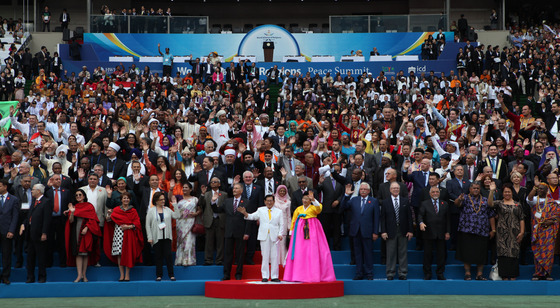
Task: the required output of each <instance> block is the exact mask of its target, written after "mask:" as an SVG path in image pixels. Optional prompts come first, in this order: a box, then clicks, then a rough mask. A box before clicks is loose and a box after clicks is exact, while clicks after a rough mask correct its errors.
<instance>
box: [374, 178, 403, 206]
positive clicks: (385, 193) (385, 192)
mask: <svg viewBox="0 0 560 308" xmlns="http://www.w3.org/2000/svg"><path fill="white" fill-rule="evenodd" d="M397 183H398V184H399V186H400V188H401V192H400V193H399V196H401V198H408V187H406V184H404V183H403V182H397ZM390 188H391V182H387V183H383V184H381V185H379V188H378V190H379V191H378V195H377V196H375V197H376V198H377V200H379V203H381V202H383V200H385V199H388V198H389V197H391V191H390V190H389V189H390Z"/></svg>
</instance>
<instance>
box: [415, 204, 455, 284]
mask: <svg viewBox="0 0 560 308" xmlns="http://www.w3.org/2000/svg"><path fill="white" fill-rule="evenodd" d="M437 203H438V206H439V210H438V212H437V213H436V209H435V206H434V203H433V199H432V198H429V199H428V200H425V201H424V202H422V204H421V205H420V214H419V215H418V219H419V224H420V223H424V224H425V225H426V231H424V275H429V276H431V275H432V252H433V249H434V246H435V248H436V257H437V259H436V264H437V269H436V274H437V275H443V272H444V271H445V257H446V254H445V234H449V233H450V231H451V220H450V211H449V205H448V204H447V202H444V201H442V199H441V198H440V199H438V200H437Z"/></svg>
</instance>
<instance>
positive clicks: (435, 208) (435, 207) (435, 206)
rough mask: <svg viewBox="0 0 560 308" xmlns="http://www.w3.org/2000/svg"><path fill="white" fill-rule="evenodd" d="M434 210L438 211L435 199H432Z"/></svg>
mask: <svg viewBox="0 0 560 308" xmlns="http://www.w3.org/2000/svg"><path fill="white" fill-rule="evenodd" d="M434 210H435V211H436V214H437V213H438V212H439V211H438V206H437V201H436V200H434Z"/></svg>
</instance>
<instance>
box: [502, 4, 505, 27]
mask: <svg viewBox="0 0 560 308" xmlns="http://www.w3.org/2000/svg"><path fill="white" fill-rule="evenodd" d="M505 29H506V0H502V30H505Z"/></svg>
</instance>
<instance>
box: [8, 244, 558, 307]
mask: <svg viewBox="0 0 560 308" xmlns="http://www.w3.org/2000/svg"><path fill="white" fill-rule="evenodd" d="M342 247H343V249H345V250H343V251H332V252H331V254H332V258H333V264H334V269H335V274H336V277H337V279H339V280H342V281H344V289H345V294H348V295H383V294H384V295H392V294H395V295H407V294H410V295H422V294H423V295H439V294H441V295H472V294H480V295H510V294H511V295H560V281H537V282H533V281H530V278H531V276H532V274H533V270H534V267H533V265H522V266H520V277H519V280H518V281H511V282H506V281H498V282H494V281H464V280H463V276H464V269H463V265H462V264H461V263H460V262H458V261H457V260H455V253H454V252H453V251H448V255H447V266H446V270H445V276H446V277H447V279H448V280H447V281H437V280H431V281H424V280H422V278H423V269H422V259H423V252H422V251H416V250H415V249H414V248H415V242H414V240H412V241H411V242H410V243H409V251H408V260H409V266H408V271H409V272H408V280H407V281H399V280H394V281H387V280H386V279H385V277H386V275H385V266H384V265H381V264H380V254H379V241H377V242H376V244H375V246H374V256H375V263H374V280H371V281H368V280H364V281H353V280H351V279H352V278H353V277H354V273H355V266H353V265H350V251H349V246H348V241H347V240H344V241H343V246H342ZM527 261H528V262H532V258H528V259H527ZM57 262H58V258H57V256H56V254H55V260H54V264H58V263H57ZM197 262H198V263H197V264H202V263H203V262H204V254H203V253H202V252H198V253H197ZM101 264H102V267H89V268H88V274H87V276H88V279H89V280H90V282H88V283H72V282H71V281H73V280H74V279H75V278H76V269H75V268H60V267H57V266H54V267H51V268H49V269H48V270H47V283H45V284H38V283H34V284H26V283H25V280H26V270H25V268H13V269H12V274H11V281H12V284H11V285H10V286H5V285H0V298H18V297H82V296H94V297H95V296H138V295H143V296H151V295H154V296H155V295H159V296H161V295H170V296H175V295H204V283H205V281H212V280H219V279H220V278H221V277H222V270H223V268H222V266H202V265H198V266H191V267H181V266H176V267H175V276H176V278H177V280H178V281H176V282H171V281H169V280H167V281H166V279H167V275H166V270H165V269H164V281H162V282H156V281H154V278H155V267H152V266H151V267H146V266H136V267H134V268H133V269H132V270H131V280H132V281H131V282H117V281H116V280H117V279H118V278H119V272H118V269H117V268H116V267H115V265H114V264H112V263H110V262H109V261H108V260H107V259H106V258H102V260H101ZM490 268H491V266H490V265H487V266H485V269H484V275H485V277H487V276H488V274H489V272H490ZM433 270H434V278H435V266H434V269H433ZM474 273H475V271H473V274H474ZM553 276H554V278H557V279H558V278H560V277H558V275H557V273H556V272H555V273H554V275H553ZM473 278H474V277H473Z"/></svg>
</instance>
